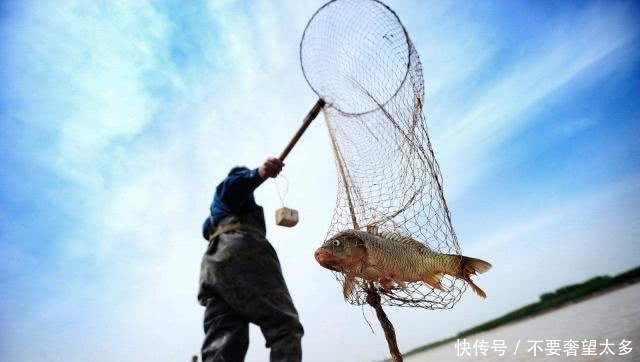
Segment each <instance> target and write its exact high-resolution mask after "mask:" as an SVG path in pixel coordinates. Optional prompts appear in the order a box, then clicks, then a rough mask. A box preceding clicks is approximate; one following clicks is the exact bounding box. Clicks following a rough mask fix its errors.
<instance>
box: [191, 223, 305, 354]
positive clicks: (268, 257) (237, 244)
mask: <svg viewBox="0 0 640 362" xmlns="http://www.w3.org/2000/svg"><path fill="white" fill-rule="evenodd" d="M198 299H199V300H200V303H201V304H203V305H205V306H206V309H205V314H204V331H205V339H204V342H203V345H202V361H203V362H241V361H244V357H245V354H246V352H247V348H248V347H249V323H254V324H256V325H258V326H259V327H260V329H261V330H262V334H263V335H264V338H265V340H266V346H267V348H270V349H271V352H270V358H271V359H270V360H271V362H300V361H301V360H302V349H301V346H300V339H301V338H302V335H303V333H304V332H303V328H302V325H301V324H300V321H299V319H298V313H297V311H296V309H295V307H294V305H293V301H292V300H291V296H290V295H289V290H288V289H287V285H286V283H285V281H284V278H283V276H282V270H281V268H280V262H279V261H278V257H277V255H276V252H275V250H274V249H273V247H272V246H271V244H270V243H269V242H268V241H267V240H266V239H264V238H262V237H259V236H258V235H256V234H254V233H251V232H247V231H238V232H234V233H229V234H223V235H221V236H220V237H218V241H217V245H216V244H215V243H211V244H210V245H209V248H208V250H207V252H206V253H205V255H204V257H203V260H202V269H201V276H200V292H199V295H198Z"/></svg>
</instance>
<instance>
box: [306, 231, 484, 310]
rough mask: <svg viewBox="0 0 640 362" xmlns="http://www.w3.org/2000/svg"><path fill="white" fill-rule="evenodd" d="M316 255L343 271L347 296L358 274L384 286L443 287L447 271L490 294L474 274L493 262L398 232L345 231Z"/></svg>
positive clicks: (482, 294) (320, 259)
mask: <svg viewBox="0 0 640 362" xmlns="http://www.w3.org/2000/svg"><path fill="white" fill-rule="evenodd" d="M314 256H315V259H316V260H317V261H318V263H319V264H320V265H321V266H322V267H324V268H327V269H330V270H333V271H336V272H340V273H343V274H344V276H345V280H344V283H343V295H344V298H345V299H348V298H349V296H350V295H351V294H352V293H353V289H354V286H355V282H356V279H355V278H361V279H364V280H366V281H372V282H378V283H380V284H381V285H382V287H383V288H384V289H385V290H390V289H392V288H394V287H396V286H397V287H400V288H405V287H406V283H413V282H424V283H426V284H428V285H429V286H431V287H433V288H435V289H438V290H443V288H442V285H441V283H440V279H441V278H442V276H443V275H444V274H447V275H451V276H453V277H456V278H459V279H462V280H464V281H465V282H467V283H468V284H469V285H470V286H471V288H472V289H473V291H474V292H475V293H476V294H478V295H479V296H480V297H482V298H486V297H487V295H486V293H485V292H484V291H483V290H482V289H480V287H478V286H477V285H476V284H475V283H474V282H473V281H472V280H471V275H474V274H478V273H484V272H486V271H487V270H489V269H490V268H491V264H489V263H488V262H486V261H484V260H480V259H476V258H471V257H468V256H462V255H454V254H443V253H439V252H436V251H434V250H432V249H431V248H429V247H428V246H427V245H425V244H423V243H421V242H419V241H417V240H415V239H413V238H411V237H408V236H404V235H401V234H398V233H388V232H381V233H375V234H374V233H370V232H367V231H359V230H346V231H342V232H339V233H338V234H336V235H334V236H332V237H331V238H329V239H327V240H326V241H325V242H324V243H323V244H322V246H321V247H320V248H318V249H317V250H316V252H315V254H314Z"/></svg>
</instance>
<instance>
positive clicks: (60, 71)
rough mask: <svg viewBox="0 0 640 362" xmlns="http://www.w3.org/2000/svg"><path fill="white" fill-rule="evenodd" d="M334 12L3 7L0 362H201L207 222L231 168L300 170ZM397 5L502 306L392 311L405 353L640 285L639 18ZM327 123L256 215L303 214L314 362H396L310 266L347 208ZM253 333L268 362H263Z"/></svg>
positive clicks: (289, 233) (301, 267)
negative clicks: (315, 53) (338, 210)
mask: <svg viewBox="0 0 640 362" xmlns="http://www.w3.org/2000/svg"><path fill="white" fill-rule="evenodd" d="M322 4H323V2H322V1H302V2H299V1H281V2H277V3H276V2H269V1H252V2H233V1H216V2H197V1H193V2H189V3H188V4H187V5H185V4H184V2H179V1H154V2H147V1H136V2H106V1H105V2H83V1H65V2H62V1H60V2H47V3H42V2H35V1H3V2H1V3H0V51H1V53H2V57H1V58H0V83H1V84H3V87H1V88H0V121H1V123H0V124H1V127H0V129H1V132H2V137H1V138H0V163H1V166H2V167H0V190H1V192H0V253H1V255H3V256H4V260H3V262H2V263H0V326H2V327H0V328H1V329H0V359H2V360H4V361H18V360H21V361H36V360H42V359H46V360H48V361H80V360H83V361H84V360H94V361H114V360H155V361H176V360H187V359H188V358H190V356H191V355H192V354H194V353H197V352H198V350H199V345H200V342H201V338H202V329H201V317H202V312H203V310H202V308H201V307H200V306H199V305H197V303H196V299H195V293H196V286H197V277H198V275H197V274H198V268H199V263H200V256H201V253H202V252H203V251H204V247H205V243H204V242H203V241H202V240H201V239H200V236H199V227H200V224H201V222H202V219H203V217H205V216H206V212H207V209H208V205H209V202H210V199H211V196H212V191H213V188H214V186H215V184H216V183H217V182H218V181H219V179H220V178H221V177H222V176H223V175H225V174H226V172H227V171H228V169H229V168H230V167H232V166H234V165H236V164H247V165H250V166H251V165H254V166H257V165H258V164H259V163H260V162H262V160H263V159H264V158H265V157H266V156H267V155H275V154H278V153H279V152H280V151H281V149H282V148H283V147H284V145H285V144H286V142H287V141H288V139H289V138H290V137H291V135H292V134H293V132H294V131H295V129H296V128H297V126H298V124H299V122H300V121H301V119H302V117H303V116H304V115H305V114H306V112H307V111H308V109H309V108H310V107H311V106H312V105H313V103H314V102H315V99H316V96H315V94H314V93H313V92H312V91H311V89H310V88H309V86H308V85H307V84H306V82H305V80H304V77H303V75H302V72H301V70H300V65H299V60H298V45H299V41H300V37H301V35H302V31H303V30H304V26H305V25H306V23H307V21H308V19H309V18H310V16H311V15H312V14H313V12H314V11H315V10H316V9H317V8H318V7H320V6H321V5H322ZM388 4H389V5H390V6H391V7H392V8H393V9H394V10H396V12H397V13H398V15H399V17H400V19H401V20H402V21H403V23H404V25H405V27H406V28H407V30H408V32H409V34H410V36H411V38H412V40H413V41H414V43H415V46H416V49H417V50H418V52H419V54H420V57H421V60H422V63H423V66H424V76H425V85H426V105H425V112H426V117H427V122H428V126H429V130H430V135H431V138H432V141H433V143H434V148H435V152H436V157H437V158H438V161H439V163H440V167H441V169H442V173H443V177H444V187H445V195H446V197H447V200H448V202H449V206H450V209H451V211H452V215H453V222H454V226H455V227H456V232H457V234H458V238H459V240H460V245H461V247H462V250H463V252H464V253H465V254H468V255H472V256H477V257H481V258H484V259H487V260H489V261H491V262H492V263H493V264H494V268H493V269H492V270H491V271H490V272H489V273H487V274H485V275H482V276H480V277H479V278H478V284H479V285H480V286H482V287H483V289H484V290H485V291H486V292H487V294H488V298H487V299H486V300H479V298H477V297H476V296H475V295H473V294H471V293H470V292H468V293H467V294H468V295H465V296H464V297H463V300H462V301H461V302H460V303H459V304H458V305H457V306H456V307H455V308H454V309H452V310H449V311H426V310H415V309H402V308H401V309H398V308H388V313H389V315H390V318H391V319H392V321H393V322H394V325H395V327H396V331H397V333H398V340H399V345H400V348H401V349H402V350H407V349H410V348H414V347H416V346H418V345H421V344H424V343H427V342H430V341H433V340H437V339H440V338H444V337H447V336H449V335H452V334H454V333H456V332H457V331H459V330H461V329H464V328H468V327H470V326H472V325H474V324H477V323H479V322H482V321H484V320H487V319H489V318H492V317H495V316H498V315H501V314H504V313H505V312H507V311H509V310H510V309H512V308H515V307H518V306H521V305H523V304H525V303H528V302H530V301H533V300H535V299H536V298H537V297H538V295H540V294H541V293H543V292H546V291H549V290H552V289H554V288H556V287H559V286H561V285H564V284H566V283H573V282H579V281H582V280H584V279H587V278H590V277H591V276H593V275H596V274H606V273H617V272H620V271H623V270H626V269H628V268H631V267H634V266H636V265H638V264H640V263H639V262H640V251H638V248H637V241H638V237H639V236H640V223H638V221H637V215H640V152H639V151H638V144H639V141H640V139H639V135H640V122H639V117H640V103H639V102H638V101H637V100H638V98H639V96H638V95H639V94H640V83H639V80H640V66H639V64H640V63H639V62H638V60H639V58H640V47H639V46H640V42H639V35H640V27H639V26H638V24H640V22H639V20H640V8H639V6H638V4H637V3H635V2H632V1H607V2H600V1H572V2H525V1H520V2H511V1H478V2H460V1H457V2H453V1H452V2H449V1H438V2H429V1H400V0H399V1H389V2H388ZM319 120H321V119H319ZM320 123H321V122H317V123H314V124H313V125H312V126H311V128H310V129H309V131H308V133H307V134H305V136H304V137H303V139H302V140H301V141H300V143H299V145H298V146H296V148H295V149H294V151H293V152H292V154H291V155H290V156H289V158H288V159H287V167H286V168H285V172H284V173H283V175H284V178H280V179H278V180H277V181H276V182H277V186H276V182H273V181H271V182H269V183H266V184H265V185H264V186H263V187H261V188H260V189H259V190H258V191H257V194H256V197H257V199H258V200H260V201H261V203H262V204H263V206H265V209H266V210H267V217H268V216H269V215H270V213H271V212H273V210H275V209H276V208H278V207H280V206H281V201H280V198H279V196H278V190H280V191H283V190H284V189H287V190H288V191H287V194H286V197H285V203H286V204H287V205H288V206H290V207H294V208H297V209H299V210H300V213H301V222H300V224H299V225H298V226H296V228H293V229H282V228H278V227H277V226H275V224H274V223H273V222H272V221H270V220H269V218H267V222H268V223H269V222H271V223H270V224H269V234H270V239H271V241H272V243H273V245H274V247H275V248H276V250H277V251H278V253H279V256H280V259H281V262H282V264H283V269H284V273H285V278H286V279H287V282H288V284H289V288H290V290H291V293H292V295H293V298H294V301H295V303H296V305H297V307H298V309H299V311H300V314H301V318H302V321H303V324H304V325H305V328H306V331H307V333H306V336H305V338H304V342H303V343H304V345H303V347H304V349H305V360H307V361H327V360H334V361H356V360H357V361H369V360H376V359H380V358H383V357H384V356H385V353H386V346H385V344H384V340H383V339H384V337H383V335H382V333H381V331H379V330H376V334H375V335H374V334H372V333H371V331H370V329H369V326H368V325H367V323H366V321H365V320H364V318H363V314H364V316H365V317H366V318H367V319H368V320H369V321H371V322H372V324H374V326H375V327H377V326H376V325H375V323H373V322H375V316H374V315H373V314H371V312H370V311H369V310H368V309H367V308H365V309H362V308H360V307H354V306H351V305H348V304H345V303H344V302H343V301H342V299H341V294H340V293H341V292H340V288H339V285H338V284H337V283H336V282H335V280H334V278H333V276H332V274H331V273H330V272H329V271H327V270H324V269H322V268H320V267H319V266H318V265H317V264H316V263H315V261H314V260H313V258H312V253H313V250H314V249H315V248H317V247H318V246H319V245H320V243H321V242H322V238H324V235H325V233H326V229H327V228H328V226H329V221H330V218H331V215H332V211H333V207H334V197H335V193H336V190H335V187H336V176H335V170H334V166H333V159H332V156H331V150H330V146H329V141H328V137H327V134H326V133H327V132H326V129H325V127H324V126H322V125H321V124H320ZM586 318H588V316H587V317H586ZM434 326H436V327H434ZM251 335H252V346H251V349H250V352H249V355H248V358H247V360H248V361H250V362H251V361H261V360H264V359H265V358H266V355H267V352H266V351H265V350H264V348H263V339H262V337H261V336H260V334H259V331H258V330H257V329H256V328H254V329H252V331H251ZM584 337H585V338H586V337H589V336H584ZM345 341H347V342H348V343H349V348H345V349H327V348H326V346H327V345H330V346H336V345H343V344H344V343H345ZM452 356H453V355H452Z"/></svg>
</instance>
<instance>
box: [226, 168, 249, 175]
mask: <svg viewBox="0 0 640 362" xmlns="http://www.w3.org/2000/svg"><path fill="white" fill-rule="evenodd" d="M240 171H249V168H248V167H245V166H236V167H234V168H232V169H231V171H229V174H228V175H227V176H231V175H233V174H234V173H237V172H240Z"/></svg>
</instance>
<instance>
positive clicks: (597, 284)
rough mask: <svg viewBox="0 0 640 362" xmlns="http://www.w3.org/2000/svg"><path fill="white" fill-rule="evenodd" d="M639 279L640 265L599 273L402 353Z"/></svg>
mask: <svg viewBox="0 0 640 362" xmlns="http://www.w3.org/2000/svg"><path fill="white" fill-rule="evenodd" d="M638 282H640V267H636V268H633V269H631V270H628V271H626V272H623V273H621V274H618V275H616V276H613V277H610V276H597V277H594V278H591V279H589V280H586V281H585V282H582V283H578V284H572V285H568V286H565V287H561V288H559V289H557V290H556V291H555V292H550V293H545V294H542V295H541V296H540V298H539V300H538V301H536V302H533V303H530V304H527V305H525V306H523V307H520V308H518V309H515V310H512V311H510V312H508V313H506V314H504V315H502V316H499V317H497V318H494V319H492V320H489V321H487V322H484V323H482V324H479V325H477V326H474V327H471V328H469V329H466V330H464V331H461V332H459V333H457V334H456V335H453V336H451V337H448V338H445V339H442V340H438V341H435V342H432V343H427V344H425V345H422V346H419V347H416V348H413V349H411V350H408V351H406V352H404V353H402V356H403V357H409V356H412V355H415V354H418V353H423V352H426V351H429V350H432V349H434V348H437V347H440V346H442V345H444V344H446V343H449V342H452V341H455V340H457V339H460V338H465V337H468V336H471V335H474V334H477V333H481V332H486V331H490V330H494V329H496V328H499V327H504V326H509V325H513V324H516V323H519V322H522V321H526V320H528V319H533V318H536V317H539V316H542V315H544V314H548V313H551V312H554V311H557V310H561V309H563V308H565V307H568V306H571V305H575V304H579V303H582V302H585V301H588V300H591V299H594V298H597V297H599V296H602V295H605V294H609V293H612V292H614V291H617V290H620V289H624V288H626V287H629V286H632V285H634V284H636V283H638ZM387 361H389V360H385V361H384V362H387Z"/></svg>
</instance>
